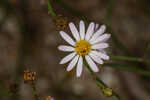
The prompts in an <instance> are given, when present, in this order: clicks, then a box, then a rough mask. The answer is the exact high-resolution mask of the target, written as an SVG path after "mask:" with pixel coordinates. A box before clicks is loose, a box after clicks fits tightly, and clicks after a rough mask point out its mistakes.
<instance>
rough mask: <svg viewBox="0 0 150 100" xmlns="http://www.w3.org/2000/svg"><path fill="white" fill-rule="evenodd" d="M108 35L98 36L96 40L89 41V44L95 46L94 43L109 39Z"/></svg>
mask: <svg viewBox="0 0 150 100" xmlns="http://www.w3.org/2000/svg"><path fill="white" fill-rule="evenodd" d="M110 36H111V35H110V34H104V35H101V36H99V37H98V38H97V39H96V40H93V41H90V43H91V44H95V43H98V42H102V41H104V40H106V39H109V38H110Z"/></svg>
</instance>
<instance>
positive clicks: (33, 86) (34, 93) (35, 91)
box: [31, 82, 39, 100]
mask: <svg viewBox="0 0 150 100" xmlns="http://www.w3.org/2000/svg"><path fill="white" fill-rule="evenodd" d="M31 86H32V91H33V96H34V99H35V100H39V96H38V94H37V90H36V87H35V83H34V82H33V83H32V84H31Z"/></svg>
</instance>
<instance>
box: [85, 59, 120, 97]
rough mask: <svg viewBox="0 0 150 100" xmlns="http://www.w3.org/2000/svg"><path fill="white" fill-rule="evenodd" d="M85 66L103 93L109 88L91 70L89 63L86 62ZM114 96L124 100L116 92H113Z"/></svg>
mask: <svg viewBox="0 0 150 100" xmlns="http://www.w3.org/2000/svg"><path fill="white" fill-rule="evenodd" d="M84 64H85V66H86V67H87V68H88V70H89V71H90V72H91V75H92V76H93V78H94V80H95V81H96V85H97V86H98V87H99V88H100V90H101V92H103V91H102V89H103V88H109V86H107V85H106V84H105V83H104V82H103V81H102V80H101V79H100V78H99V77H98V76H97V75H96V74H95V72H93V70H92V69H91V68H90V66H89V65H88V64H87V62H86V61H85V62H84ZM112 96H115V97H116V98H117V99H118V100H123V99H122V97H120V96H119V95H118V94H117V93H116V92H115V91H113V92H112Z"/></svg>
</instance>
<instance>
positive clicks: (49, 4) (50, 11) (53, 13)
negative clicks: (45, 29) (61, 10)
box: [46, 0, 56, 17]
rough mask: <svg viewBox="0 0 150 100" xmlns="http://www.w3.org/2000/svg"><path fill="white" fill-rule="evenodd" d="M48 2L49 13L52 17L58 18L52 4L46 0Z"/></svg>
mask: <svg viewBox="0 0 150 100" xmlns="http://www.w3.org/2000/svg"><path fill="white" fill-rule="evenodd" d="M46 1H47V5H48V13H49V14H51V16H52V17H56V14H55V12H54V10H53V8H52V6H51V3H50V1H49V0H46Z"/></svg>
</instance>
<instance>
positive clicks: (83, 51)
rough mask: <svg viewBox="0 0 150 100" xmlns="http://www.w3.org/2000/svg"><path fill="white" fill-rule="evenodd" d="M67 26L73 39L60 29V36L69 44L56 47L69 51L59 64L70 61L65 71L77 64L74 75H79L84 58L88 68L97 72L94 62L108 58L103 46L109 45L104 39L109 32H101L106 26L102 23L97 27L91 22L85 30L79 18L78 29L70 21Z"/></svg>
mask: <svg viewBox="0 0 150 100" xmlns="http://www.w3.org/2000/svg"><path fill="white" fill-rule="evenodd" d="M69 28H70V30H71V33H72V35H73V37H74V38H75V40H73V39H72V38H71V37H70V36H69V35H68V34H67V33H65V32H64V31H60V35H61V37H62V38H63V39H64V40H65V41H66V42H67V43H69V44H70V45H69V46H68V45H60V46H59V47H58V49H59V50H61V51H64V52H71V53H70V54H69V55H67V56H66V57H64V58H63V59H62V60H61V61H60V64H65V63H67V62H69V61H70V63H69V65H68V67H67V71H71V70H72V69H73V68H74V67H75V66H76V65H77V67H76V76H77V77H80V76H81V73H82V69H83V61H84V60H86V62H87V64H88V65H89V66H90V68H91V69H92V70H93V71H94V72H98V71H99V69H98V67H97V65H96V64H95V62H96V63H97V64H103V63H104V62H103V60H109V56H108V55H107V54H106V52H105V48H107V47H108V46H109V45H108V43H106V41H107V40H108V39H109V38H110V34H107V33H105V34H103V33H104V32H105V29H106V26H105V25H102V26H101V27H100V28H99V25H98V24H94V23H93V22H91V23H90V24H89V26H88V28H87V31H86V30H85V24H84V22H83V21H82V20H81V21H80V23H79V31H78V30H77V28H76V27H75V25H74V24H73V23H72V22H71V23H69Z"/></svg>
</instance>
